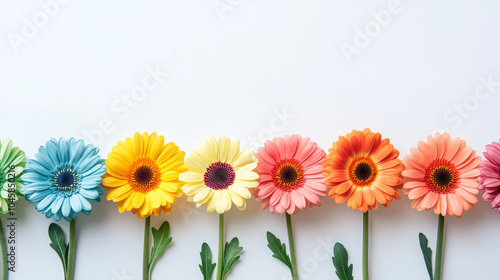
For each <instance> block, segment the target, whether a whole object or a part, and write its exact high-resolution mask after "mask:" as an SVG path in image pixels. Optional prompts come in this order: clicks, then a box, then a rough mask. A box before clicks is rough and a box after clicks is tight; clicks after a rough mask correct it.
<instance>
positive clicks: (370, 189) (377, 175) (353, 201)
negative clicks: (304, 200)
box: [323, 128, 404, 212]
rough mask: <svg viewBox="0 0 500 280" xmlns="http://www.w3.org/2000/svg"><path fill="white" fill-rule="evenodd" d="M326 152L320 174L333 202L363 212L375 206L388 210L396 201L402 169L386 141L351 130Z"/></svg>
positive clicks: (378, 134)
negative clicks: (380, 205) (323, 167)
mask: <svg viewBox="0 0 500 280" xmlns="http://www.w3.org/2000/svg"><path fill="white" fill-rule="evenodd" d="M328 151H329V154H328V155H326V161H325V162H324V163H323V166H325V172H324V174H325V176H326V185H327V186H328V187H329V188H331V190H330V191H329V192H328V196H330V197H331V198H333V199H335V202H337V203H343V202H345V201H346V200H347V206H349V207H351V208H352V209H354V210H357V209H359V210H361V211H362V212H366V211H367V210H368V209H370V210H375V209H377V207H378V203H381V204H382V205H384V206H385V207H388V206H389V202H390V201H392V200H393V199H400V196H399V193H398V189H401V187H402V185H403V177H402V175H401V171H402V170H403V169H404V166H403V164H402V163H401V161H400V160H399V159H398V158H397V157H398V155H399V152H398V150H396V149H395V148H394V146H393V145H392V144H390V143H389V139H387V138H385V139H382V136H381V135H380V133H373V132H371V131H370V129H368V128H367V129H365V130H363V131H359V130H353V131H352V132H351V133H348V134H347V135H346V136H345V137H344V136H340V137H339V140H338V141H337V142H334V143H333V147H332V148H331V149H329V150H328Z"/></svg>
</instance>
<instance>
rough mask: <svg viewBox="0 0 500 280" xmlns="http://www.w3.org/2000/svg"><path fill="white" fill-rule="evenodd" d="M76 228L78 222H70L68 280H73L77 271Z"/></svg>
mask: <svg viewBox="0 0 500 280" xmlns="http://www.w3.org/2000/svg"><path fill="white" fill-rule="evenodd" d="M75 226H76V220H75V219H71V221H70V222H69V245H68V246H69V248H68V269H67V271H66V280H73V278H74V275H75V273H74V271H75Z"/></svg>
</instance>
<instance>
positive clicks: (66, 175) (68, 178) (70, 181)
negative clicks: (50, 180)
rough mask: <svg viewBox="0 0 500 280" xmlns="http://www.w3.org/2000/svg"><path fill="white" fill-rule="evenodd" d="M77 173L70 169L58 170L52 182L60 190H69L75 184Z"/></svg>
mask: <svg viewBox="0 0 500 280" xmlns="http://www.w3.org/2000/svg"><path fill="white" fill-rule="evenodd" d="M76 179H77V175H76V174H75V173H74V172H73V170H71V169H63V170H60V171H59V172H58V173H57V174H56V176H55V177H54V183H55V185H56V187H57V188H58V189H60V190H71V189H73V188H74V187H75V185H76Z"/></svg>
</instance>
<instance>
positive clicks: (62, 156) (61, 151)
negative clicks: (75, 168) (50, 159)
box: [57, 138, 68, 162]
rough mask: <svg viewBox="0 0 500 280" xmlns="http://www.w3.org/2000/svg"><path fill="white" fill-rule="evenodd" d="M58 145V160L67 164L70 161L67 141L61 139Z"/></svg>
mask: <svg viewBox="0 0 500 280" xmlns="http://www.w3.org/2000/svg"><path fill="white" fill-rule="evenodd" d="M57 144H58V145H57V146H58V150H57V158H58V160H59V162H67V161H68V156H67V153H68V147H67V145H66V139H64V138H60V139H59V143H57Z"/></svg>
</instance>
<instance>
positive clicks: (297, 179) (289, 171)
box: [272, 159, 305, 191]
mask: <svg viewBox="0 0 500 280" xmlns="http://www.w3.org/2000/svg"><path fill="white" fill-rule="evenodd" d="M272 177H273V183H274V185H275V186H277V187H278V188H280V189H282V190H285V191H290V190H293V189H297V188H300V187H302V186H303V185H304V182H305V178H304V170H303V169H302V166H300V164H299V162H298V161H297V160H295V159H285V160H283V161H281V162H279V163H278V164H276V165H275V166H274V168H273V170H272Z"/></svg>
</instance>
